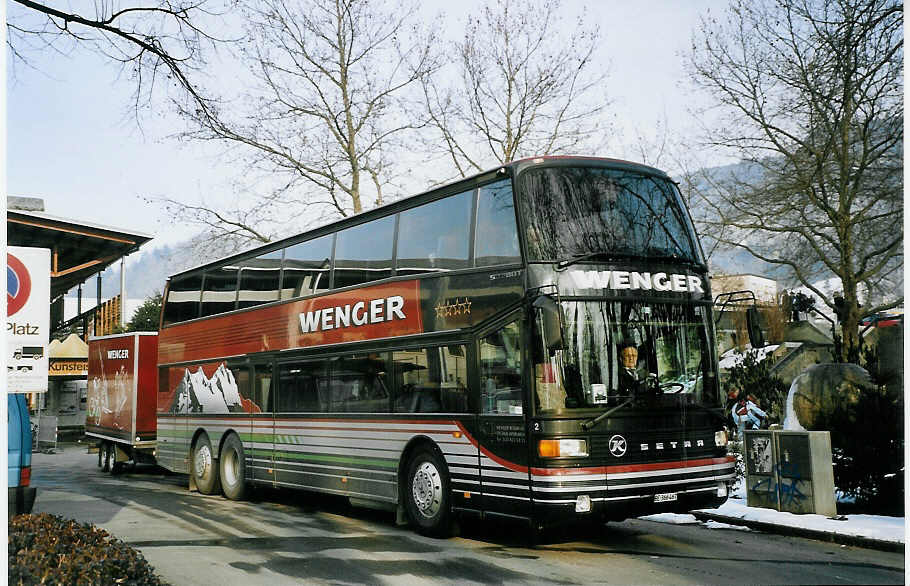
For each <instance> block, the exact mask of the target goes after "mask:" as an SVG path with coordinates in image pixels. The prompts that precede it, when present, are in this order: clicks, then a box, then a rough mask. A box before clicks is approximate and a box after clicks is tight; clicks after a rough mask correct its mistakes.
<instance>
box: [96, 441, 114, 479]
mask: <svg viewBox="0 0 910 586" xmlns="http://www.w3.org/2000/svg"><path fill="white" fill-rule="evenodd" d="M110 445H111V442H101V447H100V448H99V450H98V451H99V452H100V453H101V454H103V458H102V461H101V471H102V472H108V471H109V470H110V469H111V452H110Z"/></svg>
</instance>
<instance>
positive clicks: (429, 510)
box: [411, 462, 442, 519]
mask: <svg viewBox="0 0 910 586" xmlns="http://www.w3.org/2000/svg"><path fill="white" fill-rule="evenodd" d="M411 495H412V497H413V499H414V504H415V505H416V506H417V512H419V513H420V514H421V515H423V516H424V517H426V518H428V519H429V518H432V517H434V516H436V513H438V512H439V508H440V507H441V506H442V479H441V478H440V476H439V470H437V469H436V466H434V465H433V463H432V462H424V463H423V464H421V465H420V466H419V467H418V468H417V470H416V471H415V472H414V479H413V481H412V483H411Z"/></svg>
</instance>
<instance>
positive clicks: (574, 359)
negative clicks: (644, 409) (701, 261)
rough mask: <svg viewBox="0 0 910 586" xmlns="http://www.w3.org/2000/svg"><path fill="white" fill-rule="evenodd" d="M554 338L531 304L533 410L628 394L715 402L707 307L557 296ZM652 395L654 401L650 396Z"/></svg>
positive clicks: (610, 400) (598, 403)
mask: <svg viewBox="0 0 910 586" xmlns="http://www.w3.org/2000/svg"><path fill="white" fill-rule="evenodd" d="M558 307H559V308H560V311H561V322H562V323H561V330H562V331H561V334H558V335H559V336H560V338H561V339H560V340H558V341H555V342H554V340H552V339H548V338H552V337H553V336H554V334H553V328H548V327H546V326H545V325H544V320H545V319H547V316H545V315H544V311H543V310H541V309H539V308H537V309H535V312H536V315H535V319H534V323H535V329H534V334H533V335H534V342H533V344H532V347H533V352H534V362H535V373H534V374H535V379H536V397H535V398H536V403H537V405H536V406H537V410H538V411H539V412H547V411H564V410H567V409H568V410H574V409H591V408H603V407H608V406H612V405H618V404H619V403H620V402H622V401H624V400H626V399H629V398H633V399H635V398H648V397H650V398H652V399H655V400H659V401H660V402H662V403H667V404H673V405H679V404H683V405H685V404H689V405H692V404H698V405H701V406H705V407H717V406H719V405H720V403H719V401H720V398H719V395H718V392H717V382H716V381H717V377H716V372H715V367H714V361H713V360H712V355H711V348H710V345H709V343H708V340H709V339H710V337H709V328H710V321H709V319H710V314H709V312H708V310H707V309H706V308H705V307H702V306H694V305H684V304H668V303H646V302H642V301H605V300H596V301H562V302H561V303H560V304H559V305H558ZM652 402H653V401H652Z"/></svg>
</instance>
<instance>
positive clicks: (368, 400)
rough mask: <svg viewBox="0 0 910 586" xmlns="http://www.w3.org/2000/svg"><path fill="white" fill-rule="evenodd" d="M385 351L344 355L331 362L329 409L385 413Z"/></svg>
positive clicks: (386, 410) (387, 403) (347, 411)
mask: <svg viewBox="0 0 910 586" xmlns="http://www.w3.org/2000/svg"><path fill="white" fill-rule="evenodd" d="M387 358H388V355H387V354H385V353H376V354H361V355H355V356H343V357H340V358H336V359H334V360H332V361H331V364H332V375H331V377H330V380H331V382H330V383H329V386H330V389H331V390H330V393H329V396H330V398H331V404H330V405H329V406H328V411H332V412H346V413H388V411H389V388H388V384H387V382H386V372H385V369H386V360H387Z"/></svg>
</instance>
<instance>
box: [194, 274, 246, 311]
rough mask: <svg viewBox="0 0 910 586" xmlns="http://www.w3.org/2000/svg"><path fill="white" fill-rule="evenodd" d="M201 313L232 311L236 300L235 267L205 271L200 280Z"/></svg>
mask: <svg viewBox="0 0 910 586" xmlns="http://www.w3.org/2000/svg"><path fill="white" fill-rule="evenodd" d="M202 286H203V291H202V315H203V316H206V315H214V314H216V313H224V312H225V311H233V310H234V307H235V305H236V300H237V267H236V266H227V267H220V268H217V269H214V270H211V271H206V273H205V280H204V281H203V282H202Z"/></svg>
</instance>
